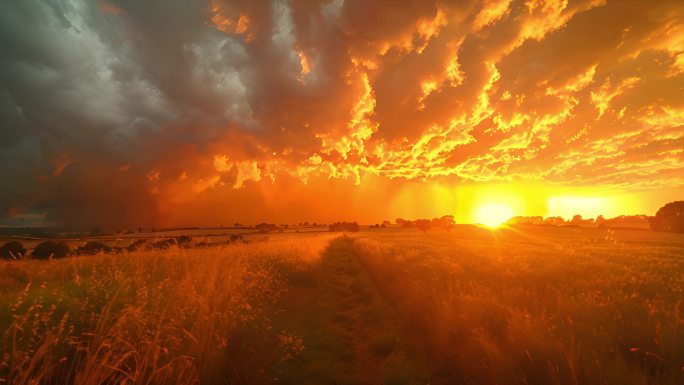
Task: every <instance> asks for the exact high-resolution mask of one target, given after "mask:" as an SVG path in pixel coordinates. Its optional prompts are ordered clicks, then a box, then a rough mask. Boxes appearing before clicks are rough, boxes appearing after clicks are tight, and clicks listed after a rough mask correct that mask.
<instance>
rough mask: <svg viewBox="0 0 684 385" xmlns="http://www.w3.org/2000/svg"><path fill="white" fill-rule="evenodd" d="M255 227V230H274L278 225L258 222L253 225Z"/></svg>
mask: <svg viewBox="0 0 684 385" xmlns="http://www.w3.org/2000/svg"><path fill="white" fill-rule="evenodd" d="M254 228H255V229H257V230H265V231H266V232H268V231H271V230H276V229H277V228H278V225H276V224H275V223H259V224H258V225H256V226H254Z"/></svg>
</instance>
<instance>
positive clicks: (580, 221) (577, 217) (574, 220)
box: [570, 214, 582, 225]
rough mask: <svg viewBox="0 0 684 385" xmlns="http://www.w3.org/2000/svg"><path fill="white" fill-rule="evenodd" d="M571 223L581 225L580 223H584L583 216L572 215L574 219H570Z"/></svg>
mask: <svg viewBox="0 0 684 385" xmlns="http://www.w3.org/2000/svg"><path fill="white" fill-rule="evenodd" d="M570 223H573V224H576V225H579V224H580V223H582V216H581V215H579V214H577V215H575V216H574V217H572V220H571V221H570Z"/></svg>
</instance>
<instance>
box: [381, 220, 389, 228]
mask: <svg viewBox="0 0 684 385" xmlns="http://www.w3.org/2000/svg"><path fill="white" fill-rule="evenodd" d="M382 224H383V225H385V227H387V226H389V225H391V223H390V221H382Z"/></svg>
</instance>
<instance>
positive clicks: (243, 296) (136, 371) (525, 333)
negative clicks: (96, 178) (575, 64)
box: [0, 227, 684, 385]
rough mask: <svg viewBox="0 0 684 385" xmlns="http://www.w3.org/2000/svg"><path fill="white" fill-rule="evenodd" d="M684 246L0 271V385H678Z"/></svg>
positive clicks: (666, 243)
mask: <svg viewBox="0 0 684 385" xmlns="http://www.w3.org/2000/svg"><path fill="white" fill-rule="evenodd" d="M683 299H684V238H683V237H681V236H660V235H653V234H652V233H649V232H620V231H617V232H616V231H613V230H591V231H584V230H574V229H543V228H538V229H534V228H530V229H519V230H499V231H495V232H490V231H485V230H481V229H477V228H471V227H463V228H457V229H456V230H455V231H452V232H451V233H445V232H441V233H440V232H435V233H428V234H420V233H416V232H414V231H401V230H387V231H384V230H383V231H378V232H361V233H358V234H354V235H353V236H352V235H350V236H346V237H345V236H343V237H339V236H338V235H336V234H330V235H319V236H312V235H306V236H304V235H302V236H298V237H290V238H287V237H282V239H281V238H280V237H277V236H275V237H273V238H272V239H271V240H270V241H268V242H257V243H250V244H244V245H243V244H239V245H231V246H226V247H223V248H214V249H196V250H192V249H191V250H182V249H169V250H166V251H148V252H137V253H131V254H123V255H99V256H95V257H72V258H67V259H64V260H55V261H18V262H4V263H0V331H4V333H3V334H2V336H1V337H2V340H1V343H0V383H9V384H169V383H173V384H199V383H201V384H222V383H223V384H269V383H280V384H428V383H430V384H666V385H669V384H681V383H684V308H683V306H682V300H683Z"/></svg>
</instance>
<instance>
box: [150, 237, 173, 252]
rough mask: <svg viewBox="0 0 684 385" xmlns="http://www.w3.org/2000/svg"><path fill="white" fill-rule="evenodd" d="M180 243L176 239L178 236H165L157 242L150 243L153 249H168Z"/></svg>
mask: <svg viewBox="0 0 684 385" xmlns="http://www.w3.org/2000/svg"><path fill="white" fill-rule="evenodd" d="M177 244H178V241H176V238H164V239H160V240H158V241H156V242H153V243H152V244H151V245H150V248H152V249H159V250H166V249H168V248H169V247H171V246H175V245H177Z"/></svg>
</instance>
